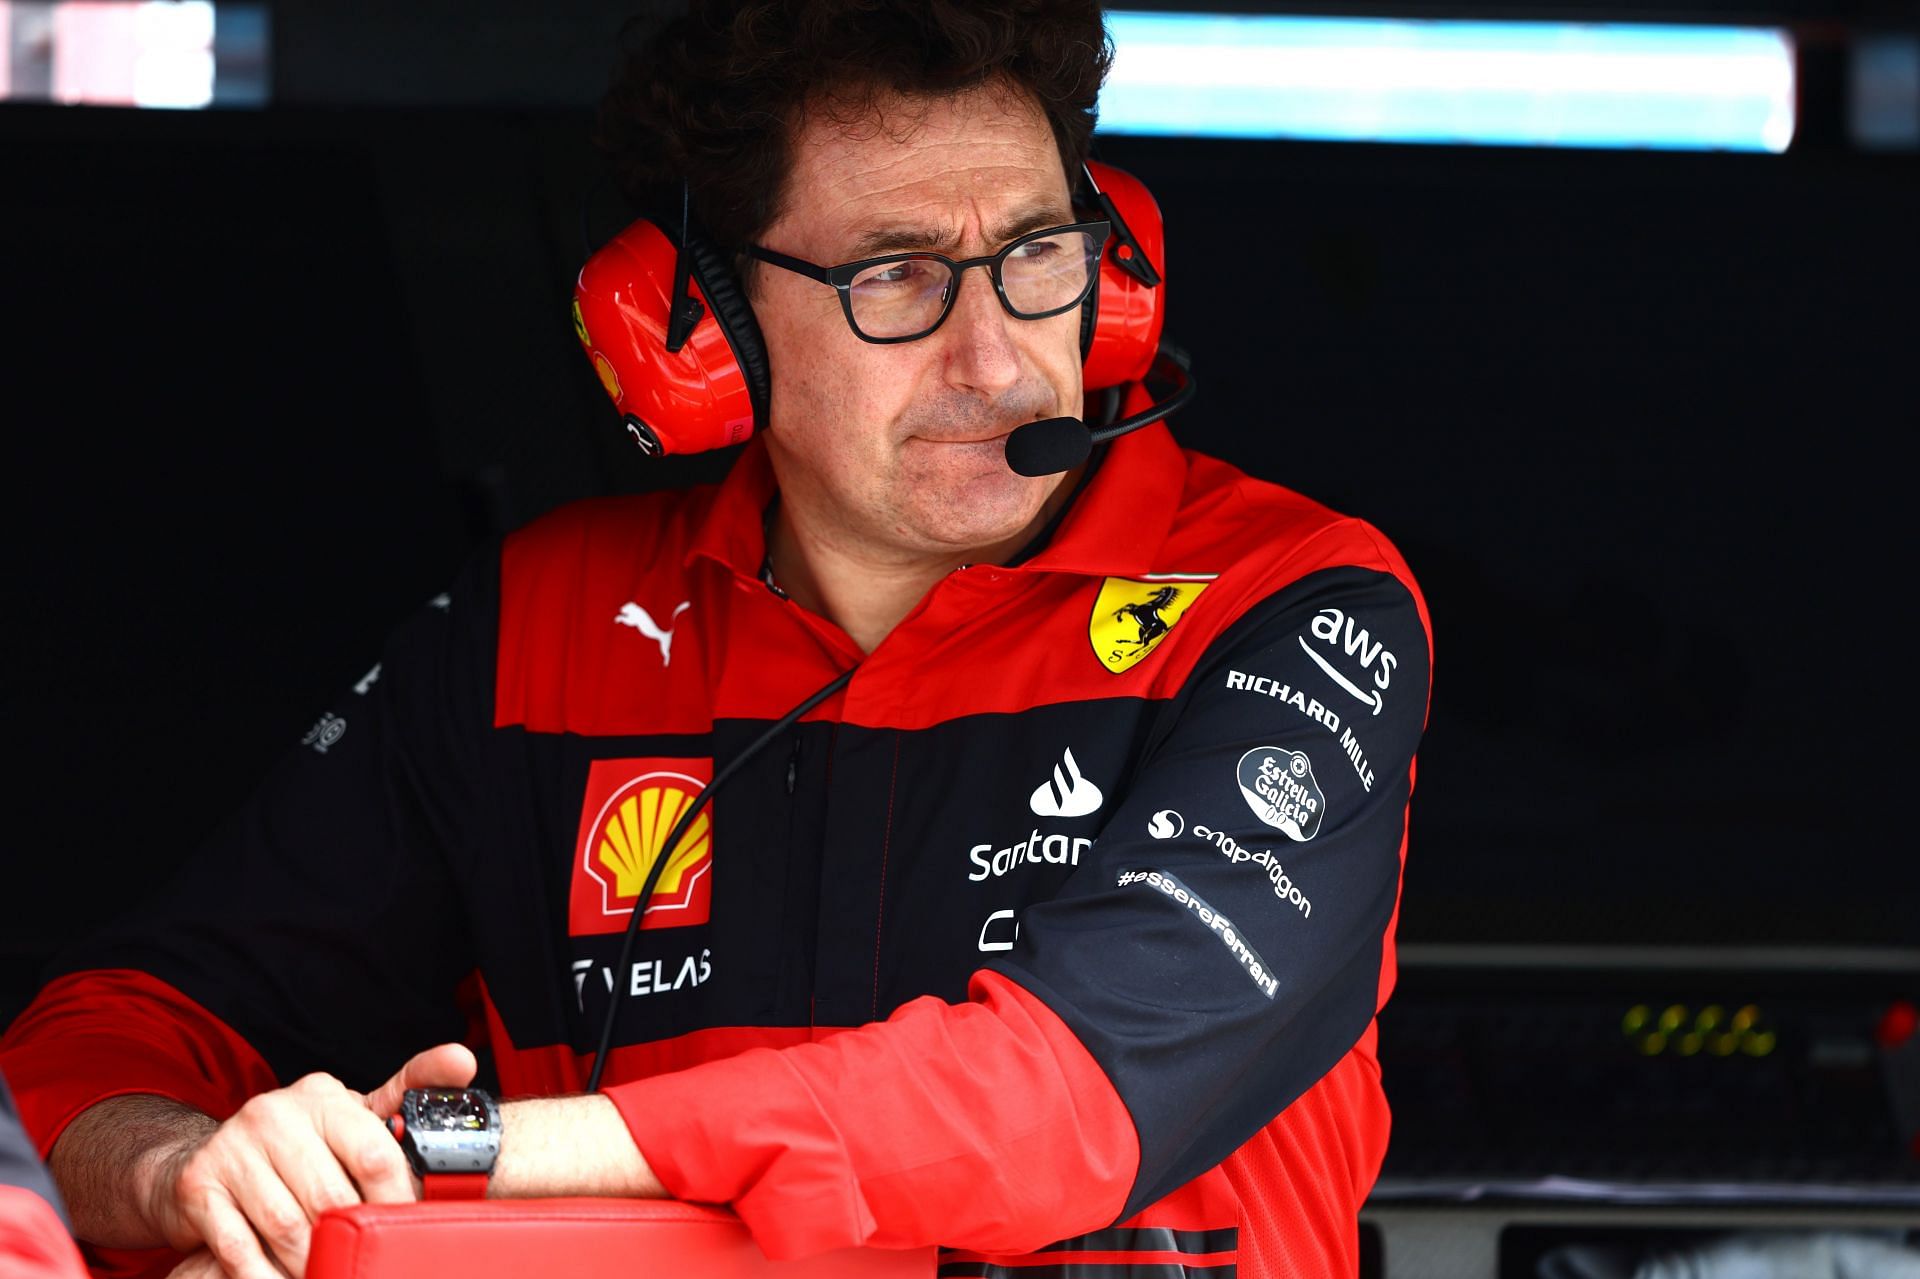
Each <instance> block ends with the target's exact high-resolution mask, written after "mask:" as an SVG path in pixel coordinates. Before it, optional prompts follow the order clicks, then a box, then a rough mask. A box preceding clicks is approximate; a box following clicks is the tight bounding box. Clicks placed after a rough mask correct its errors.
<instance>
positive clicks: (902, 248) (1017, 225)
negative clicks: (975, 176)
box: [845, 200, 1073, 262]
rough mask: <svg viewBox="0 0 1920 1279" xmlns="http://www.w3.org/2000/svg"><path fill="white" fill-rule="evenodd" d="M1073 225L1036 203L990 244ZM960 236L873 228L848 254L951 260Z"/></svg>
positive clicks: (996, 231) (1005, 224) (997, 230)
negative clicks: (943, 256)
mask: <svg viewBox="0 0 1920 1279" xmlns="http://www.w3.org/2000/svg"><path fill="white" fill-rule="evenodd" d="M1072 221H1073V214H1072V213H1071V212H1068V211H1066V210H1065V209H1063V208H1062V207H1061V206H1060V205H1059V204H1057V203H1056V202H1054V201H1052V200H1043V201H1037V202H1035V203H1033V204H1027V205H1022V206H1021V207H1020V208H1018V209H1015V210H1014V211H1013V212H1012V213H1009V214H1008V215H1007V216H1006V217H1004V218H1002V219H1001V220H1000V221H999V223H997V224H996V225H994V226H993V227H992V228H990V231H989V234H988V242H989V243H991V244H992V245H993V246H994V247H995V248H998V247H999V246H1001V245H1003V244H1005V243H1007V241H1009V240H1017V239H1019V238H1020V237H1021V236H1023V235H1025V234H1026V233H1027V232H1029V231H1038V230H1040V229H1041V228H1042V227H1050V226H1066V225H1067V224H1069V223H1071V222H1072ZM959 243H960V232H959V230H958V229H957V228H955V227H953V226H948V227H945V228H936V227H930V226H908V225H904V224H898V225H893V226H881V227H874V228H872V229H871V230H868V231H864V232H862V233H861V234H860V235H859V236H857V237H855V239H854V241H853V244H852V245H851V247H850V248H849V249H848V250H847V252H848V257H847V258H846V259H845V260H846V261H848V262H858V261H860V260H861V259H862V258H873V257H879V256H881V255H882V254H887V253H910V252H915V251H925V252H928V253H945V254H948V255H949V256H951V255H952V253H953V251H954V250H955V249H956V248H957V247H958V246H959Z"/></svg>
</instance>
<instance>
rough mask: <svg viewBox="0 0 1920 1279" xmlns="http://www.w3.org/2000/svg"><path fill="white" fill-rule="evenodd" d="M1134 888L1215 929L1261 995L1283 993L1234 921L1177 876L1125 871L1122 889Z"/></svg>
mask: <svg viewBox="0 0 1920 1279" xmlns="http://www.w3.org/2000/svg"><path fill="white" fill-rule="evenodd" d="M1130 884H1143V885H1145V886H1146V887H1148V888H1151V889H1153V890H1154V891H1156V892H1158V893H1160V894H1161V895H1162V896H1165V897H1169V898H1171V899H1173V901H1175V902H1177V903H1178V904H1179V905H1182V906H1185V907H1186V908H1187V912H1188V913H1189V914H1190V915H1192V916H1193V917H1194V918H1195V919H1197V920H1199V921H1200V922H1201V923H1202V924H1205V925H1206V926H1207V927H1208V928H1209V929H1211V930H1212V931H1213V935H1214V936H1215V937H1218V938H1219V939H1220V944H1221V945H1223V946H1225V947H1226V948H1227V951H1228V953H1230V954H1231V955H1232V956H1233V957H1234V958H1235V959H1236V960H1238V961H1240V966H1241V967H1242V968H1244V969H1246V970H1247V976H1248V977H1250V978H1252V979H1253V984H1254V985H1255V986H1257V987H1258V988H1259V990H1260V993H1261V994H1263V995H1265V996H1266V997H1267V998H1268V999H1272V998H1273V997H1274V995H1276V994H1277V993H1279V990H1280V979H1279V978H1278V977H1275V976H1274V975H1273V969H1271V968H1269V967H1268V966H1267V961H1266V960H1264V959H1262V958H1260V953H1259V952H1258V951H1256V950H1254V948H1253V947H1252V946H1249V945H1248V944H1247V939H1246V937H1244V936H1243V935H1242V934H1241V932H1240V930H1239V929H1237V928H1235V927H1234V926H1233V921H1232V920H1231V919H1228V918H1227V917H1226V916H1225V915H1223V914H1221V913H1220V912H1219V911H1217V910H1215V909H1214V908H1213V907H1212V906H1211V905H1210V904H1209V903H1208V902H1207V900H1206V899H1205V898H1203V897H1202V896H1200V894H1199V893H1196V892H1194V891H1193V890H1192V889H1191V888H1188V887H1187V886H1186V885H1185V884H1183V883H1181V882H1180V880H1179V878H1178V877H1177V876H1175V875H1173V874H1172V873H1171V872H1169V871H1164V870H1123V871H1121V872H1120V881H1119V886H1120V887H1122V888H1125V887H1127V886H1128V885H1130Z"/></svg>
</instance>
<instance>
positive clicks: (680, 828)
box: [587, 666, 860, 1093]
mask: <svg viewBox="0 0 1920 1279" xmlns="http://www.w3.org/2000/svg"><path fill="white" fill-rule="evenodd" d="M859 669H860V668H859V667H858V666H850V667H848V668H847V669H846V670H844V671H842V672H840V673H839V674H838V675H836V676H834V677H833V679H832V680H831V681H830V682H829V683H828V684H827V685H826V686H825V687H824V688H822V689H821V690H820V691H819V692H817V693H815V694H813V695H812V696H811V697H809V698H807V700H806V701H804V702H801V703H800V704H799V705H798V706H796V707H794V708H793V709H792V710H790V711H788V712H787V713H786V714H785V715H782V716H781V717H780V718H779V719H777V720H775V721H774V723H773V725H772V726H771V727H769V728H768V729H767V731H766V732H764V733H762V734H760V736H758V737H756V738H754V739H753V741H752V742H751V743H750V744H749V745H748V746H747V748H746V749H745V750H743V751H741V752H740V753H739V754H738V755H735V756H734V757H733V758H732V759H730V760H728V761H727V766H726V767H725V768H723V769H721V770H720V771H719V772H717V773H715V774H714V775H713V780H712V781H710V782H708V783H707V784H706V785H705V786H704V787H702V788H701V791H700V794H699V795H697V796H695V797H694V801H693V803H692V804H690V805H688V806H687V811H686V812H684V813H682V814H681V815H680V820H679V821H677V822H675V823H674V824H673V830H672V831H670V832H669V833H668V835H667V840H666V843H665V844H664V845H662V846H661V850H660V855H659V856H657V857H655V858H654V859H653V866H652V867H651V868H650V869H649V870H648V871H647V881H646V883H644V884H642V885H641V886H640V896H639V897H638V898H637V899H635V901H634V903H633V914H632V915H631V916H630V917H629V918H628V919H627V931H626V933H625V935H624V936H622V937H621V939H620V958H619V959H618V960H616V961H615V962H614V966H613V972H614V983H613V988H612V989H611V990H609V991H608V992H607V1016H606V1020H604V1021H603V1022H601V1024H600V1044H599V1046H598V1047H597V1048H595V1049H594V1050H593V1069H592V1070H590V1071H589V1072H588V1074H587V1091H588V1092H590V1093H592V1092H599V1091H600V1076H601V1075H602V1074H603V1073H604V1072H605V1071H606V1068H607V1053H608V1050H609V1049H610V1048H611V1047H612V1044H613V1027H614V1023H615V1022H617V1021H618V1020H619V1019H620V1004H621V998H620V992H621V989H622V987H623V986H624V984H625V983H624V981H623V980H622V978H623V977H624V976H625V974H626V971H627V964H628V963H629V962H631V960H632V959H633V939H634V938H635V937H637V936H639V934H640V921H641V920H642V919H643V918H644V917H645V916H646V913H647V903H648V902H649V901H651V900H652V899H653V889H654V885H656V884H658V883H659V882H660V875H661V872H663V871H665V870H666V868H667V863H668V862H669V861H671V860H673V854H674V852H675V851H676V850H677V849H678V848H679V847H680V841H681V840H682V839H684V838H686V834H687V829H688V828H689V827H691V826H692V825H693V822H694V819H695V818H696V817H698V816H699V815H700V814H701V813H702V812H703V811H705V809H706V807H707V800H708V799H709V798H711V796H712V795H713V793H714V792H715V791H716V790H719V789H720V784H721V783H722V782H724V781H726V780H727V779H728V778H730V777H732V776H733V775H734V774H735V773H737V772H739V771H740V768H741V766H742V765H744V764H745V763H746V762H747V761H748V760H750V759H752V758H753V757H754V756H755V755H758V754H759V753H760V752H761V751H762V750H764V749H765V748H766V746H767V743H769V742H771V741H772V740H773V739H774V738H776V737H778V736H779V735H780V734H781V733H783V732H785V731H786V730H787V729H789V728H791V727H792V726H793V724H794V721H796V720H798V719H799V718H800V717H801V716H802V715H805V714H806V713H807V712H808V711H810V710H812V709H813V708H814V707H816V706H818V705H819V704H820V703H822V702H824V701H826V700H827V699H828V698H829V697H832V696H833V695H834V694H835V693H837V692H839V691H840V690H841V689H843V688H845V687H846V686H847V681H849V680H851V679H852V678H853V673H854V672H855V671H857V670H859Z"/></svg>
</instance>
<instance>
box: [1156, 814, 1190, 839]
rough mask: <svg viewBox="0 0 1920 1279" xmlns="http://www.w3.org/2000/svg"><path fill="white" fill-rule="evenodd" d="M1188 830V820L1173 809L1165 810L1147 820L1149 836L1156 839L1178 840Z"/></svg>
mask: <svg viewBox="0 0 1920 1279" xmlns="http://www.w3.org/2000/svg"><path fill="white" fill-rule="evenodd" d="M1186 828H1187V822H1186V819H1185V818H1184V817H1182V816H1180V814H1178V813H1176V812H1174V811H1173V810H1172V809H1171V808H1163V809H1161V810H1160V811H1159V812H1157V813H1155V814H1154V815H1153V816H1152V817H1149V818H1148V819H1147V834H1149V835H1151V836H1153V837H1154V838H1155V839H1178V838H1180V832H1181V831H1183V830H1185V829H1186Z"/></svg>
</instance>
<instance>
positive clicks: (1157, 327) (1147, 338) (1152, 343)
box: [1081, 161, 1167, 390]
mask: <svg viewBox="0 0 1920 1279" xmlns="http://www.w3.org/2000/svg"><path fill="white" fill-rule="evenodd" d="M1087 167H1088V168H1089V169H1090V170H1091V171H1092V173H1093V177H1094V181H1096V182H1097V183H1099V185H1100V190H1101V191H1102V192H1103V193H1105V194H1106V196H1107V197H1108V198H1109V199H1110V200H1112V201H1113V204H1114V207H1115V208H1116V209H1117V210H1118V211H1119V213H1120V216H1121V217H1122V218H1124V219H1126V223H1127V229H1128V230H1129V231H1131V232H1132V233H1133V239H1134V242H1135V243H1136V244H1138V245H1139V246H1140V250H1141V252H1142V253H1144V254H1145V255H1146V258H1147V261H1148V262H1149V263H1151V264H1152V266H1153V267H1154V269H1155V270H1156V271H1158V272H1159V274H1160V277H1161V282H1160V283H1159V284H1157V285H1147V284H1143V283H1141V282H1140V279H1139V278H1138V277H1137V276H1135V275H1133V274H1132V273H1131V272H1129V271H1128V270H1127V269H1126V268H1125V267H1124V266H1123V265H1122V262H1123V261H1124V260H1125V258H1124V257H1123V256H1122V255H1127V254H1130V253H1131V250H1130V249H1129V248H1128V247H1127V246H1126V245H1124V244H1122V243H1121V242H1120V238H1119V236H1118V235H1109V236H1108V237H1107V243H1106V246H1105V248H1104V249H1102V250H1101V254H1100V284H1099V287H1098V294H1099V298H1098V301H1097V302H1096V301H1095V300H1094V299H1093V298H1089V299H1088V305H1087V307H1086V308H1085V312H1086V314H1087V316H1088V317H1089V318H1087V319H1086V320H1083V322H1082V323H1083V325H1086V326H1090V327H1091V337H1086V336H1083V337H1082V339H1081V342H1082V350H1083V351H1084V352H1085V358H1084V363H1083V369H1082V383H1083V384H1084V385H1085V386H1086V388H1087V389H1088V390H1098V389H1100V388H1102V387H1109V386H1120V385H1123V384H1125V383H1128V382H1137V381H1139V380H1140V379H1141V378H1143V377H1145V376H1146V375H1147V370H1148V369H1149V368H1150V367H1152V365H1153V361H1154V357H1155V356H1156V355H1157V354H1158V353H1159V350H1160V331H1161V329H1162V328H1164V327H1165V325H1166V319H1167V310H1166V294H1167V286H1166V282H1165V278H1166V273H1167V264H1166V226H1165V224H1164V223H1163V222H1162V221H1161V219H1160V205H1159V204H1158V203H1157V202H1156V201H1155V200H1154V198H1153V196H1152V194H1151V193H1149V192H1148V190H1147V188H1146V184H1144V183H1143V182H1141V181H1140V179H1138V178H1136V177H1134V176H1133V175H1132V174H1131V173H1127V172H1126V171H1124V170H1121V169H1116V168H1114V167H1113V166H1112V165H1107V164H1101V163H1099V162H1098V161H1093V162H1090V163H1089V164H1088V166H1087ZM1087 332H1088V329H1087V328H1084V327H1083V329H1082V333H1083V334H1085V333H1087Z"/></svg>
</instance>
